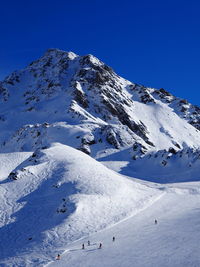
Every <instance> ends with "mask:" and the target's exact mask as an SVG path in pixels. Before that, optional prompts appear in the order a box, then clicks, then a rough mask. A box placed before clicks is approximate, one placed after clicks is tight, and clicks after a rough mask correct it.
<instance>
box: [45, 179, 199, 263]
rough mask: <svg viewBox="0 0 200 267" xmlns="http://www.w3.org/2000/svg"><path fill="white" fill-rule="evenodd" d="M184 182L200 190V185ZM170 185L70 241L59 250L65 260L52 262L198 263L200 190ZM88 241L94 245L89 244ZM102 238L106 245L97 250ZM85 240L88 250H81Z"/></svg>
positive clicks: (186, 185)
mask: <svg viewBox="0 0 200 267" xmlns="http://www.w3.org/2000/svg"><path fill="white" fill-rule="evenodd" d="M183 186H184V187H186V188H187V187H190V188H193V189H195V188H197V187H198V189H199V187H200V184H199V183H196V184H192V183H189V184H183ZM166 188H168V186H166ZM170 188H173V190H172V191H169V192H167V193H166V194H164V195H163V196H162V198H161V199H159V200H158V201H157V202H155V203H153V204H152V205H151V206H150V207H149V208H147V209H145V210H144V211H142V212H141V213H139V214H137V215H136V216H134V217H131V218H129V219H128V220H126V221H123V222H121V223H119V224H117V225H115V226H113V227H112V228H109V229H106V230H104V231H101V232H99V233H97V234H94V235H89V236H88V237H87V238H83V239H82V240H79V241H78V242H75V243H72V244H70V245H69V246H67V247H66V250H65V252H64V253H63V254H61V260H59V261H58V260H54V261H52V263H51V264H48V267H50V266H52V267H54V266H62V267H64V266H73V267H81V266H85V267H90V266H95V267H100V266H109V267H121V266H123V267H132V266H137V267H144V266H145V267H153V266H158V267H160V266H162V267H171V266H173V267H181V266H182V267H183V266H184V267H186V266H190V267H198V266H200V254H199V245H198V244H199V238H200V232H199V222H200V221H199V204H200V195H199V192H200V191H198V193H191V192H189V191H187V192H186V191H184V190H183V189H182V188H181V186H179V187H178V189H177V190H176V188H177V185H172V186H170ZM155 219H157V221H158V224H157V225H155V224H154V220H155ZM113 236H115V238H116V239H115V242H112V237H113ZM88 240H90V242H91V244H92V245H91V246H87V241H88ZM100 242H102V244H103V246H102V249H98V246H99V243H100ZM82 243H85V250H82V249H81V245H82ZM55 256H56V255H55Z"/></svg>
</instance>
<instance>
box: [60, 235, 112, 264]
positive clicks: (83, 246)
mask: <svg viewBox="0 0 200 267" xmlns="http://www.w3.org/2000/svg"><path fill="white" fill-rule="evenodd" d="M112 241H113V242H115V236H113V238H112ZM87 245H88V246H90V240H88V242H87ZM98 248H99V249H101V248H102V243H101V242H100V243H99V247H98ZM82 249H85V244H84V243H83V244H82ZM60 259H61V256H60V254H58V255H57V257H56V260H60Z"/></svg>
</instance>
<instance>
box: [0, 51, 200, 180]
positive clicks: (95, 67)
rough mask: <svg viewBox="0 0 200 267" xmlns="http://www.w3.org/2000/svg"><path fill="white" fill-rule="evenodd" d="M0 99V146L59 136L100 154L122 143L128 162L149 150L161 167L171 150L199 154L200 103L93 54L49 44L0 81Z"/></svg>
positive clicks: (24, 147) (25, 146)
mask: <svg viewBox="0 0 200 267" xmlns="http://www.w3.org/2000/svg"><path fill="white" fill-rule="evenodd" d="M0 101H1V106H0V130H1V139H0V148H1V151H2V152H13V151H16V152H17V151H35V150H38V149H42V148H45V147H49V145H50V144H51V143H53V142H60V143H62V144H66V145H69V146H72V147H74V148H77V149H80V150H82V151H83V152H85V153H87V154H90V155H91V156H92V157H94V158H97V159H102V160H103V159H104V158H106V157H108V156H109V155H110V159H112V156H114V155H117V153H118V154H119V152H120V153H122V151H126V152H127V153H124V154H126V155H125V158H126V160H127V159H128V160H129V161H130V162H131V163H132V162H133V161H134V160H138V159H139V160H140V162H142V161H143V160H144V159H145V162H146V160H147V159H149V157H150V156H152V155H153V156H154V157H155V160H154V161H155V162H156V163H155V162H154V164H156V166H160V167H161V169H162V172H163V167H165V170H166V169H167V167H168V166H167V164H168V162H169V161H170V159H171V156H173V157H174V156H175V154H178V153H183V154H184V153H186V154H188V153H189V152H188V150H191V149H193V150H195V151H196V154H197V155H199V152H198V149H199V143H200V134H199V129H200V108H199V107H197V106H193V105H192V104H190V103H188V101H187V100H184V99H180V98H177V97H175V96H173V95H172V94H170V93H169V92H167V91H166V90H164V89H163V88H161V89H159V90H158V89H153V88H148V87H145V86H142V85H138V84H135V83H132V82H130V81H127V80H125V79H123V78H122V77H120V76H119V75H117V74H116V73H115V72H114V71H113V69H112V68H110V67H109V66H107V65H106V64H104V63H103V62H102V61H100V60H99V59H97V58H96V57H94V56H93V55H85V56H79V55H76V54H75V53H73V52H65V51H62V50H59V49H49V50H47V51H46V53H45V54H44V56H42V57H41V58H39V59H38V60H36V61H33V62H32V63H31V64H30V65H28V66H27V67H26V68H25V69H23V70H19V71H15V72H13V73H12V74H11V75H9V76H8V77H6V79H5V80H4V81H2V82H0ZM159 151H160V152H159ZM158 152H159V153H160V154H162V155H164V156H163V157H164V158H160V156H159V155H160V154H159V153H158ZM172 152H173V153H172ZM120 155H121V154H120ZM155 155H156V156H155ZM176 156H177V155H176ZM120 157H121V156H120ZM123 157H124V156H123ZM180 160H182V159H181V158H180ZM190 161H194V159H192V160H191V159H188V161H187V164H191V162H190ZM148 162H150V161H148ZM134 164H135V163H134ZM187 164H186V165H187ZM136 165H137V164H136ZM136 165H135V166H136ZM139 169H140V168H139ZM139 169H137V173H136V172H134V175H136V176H138V177H140V171H139ZM132 171H133V169H132V170H131V172H132ZM164 172H165V171H164ZM129 174H130V173H129Z"/></svg>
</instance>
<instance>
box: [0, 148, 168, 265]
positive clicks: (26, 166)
mask: <svg viewBox="0 0 200 267" xmlns="http://www.w3.org/2000/svg"><path fill="white" fill-rule="evenodd" d="M15 156H16V157H18V156H19V155H18V153H16V154H15ZM21 159H22V160H24V161H23V162H22V163H21V164H20V168H19V169H18V170H17V180H10V179H8V178H7V179H4V180H3V181H1V184H0V191H1V210H0V212H1V226H2V227H1V229H0V236H1V239H0V251H1V254H0V255H1V256H0V257H1V263H2V264H3V266H26V265H28V264H30V265H33V266H34V265H35V266H39V265H40V264H44V263H47V262H48V261H49V260H51V259H52V258H53V257H54V255H55V254H56V253H58V252H60V251H64V250H65V247H66V245H67V244H70V243H71V242H72V241H75V240H76V239H79V238H83V237H84V236H87V235H89V234H92V233H94V232H96V231H99V230H102V229H104V228H106V227H108V226H109V227H111V226H112V225H114V224H115V223H118V222H119V221H120V220H123V219H125V218H127V217H130V216H133V215H134V214H137V213H138V212H139V211H141V210H143V209H144V208H146V207H148V206H149V205H151V204H152V203H153V202H154V201H156V200H157V199H158V198H160V197H161V196H162V194H163V193H164V192H163V191H162V190H158V189H156V188H153V187H152V186H149V185H143V184H140V183H138V182H135V181H133V180H130V179H127V178H125V177H122V176H120V175H119V174H117V173H115V172H114V171H112V170H109V169H107V168H106V167H104V166H103V165H102V164H101V163H99V162H97V161H95V160H94V159H92V158H91V157H89V156H87V155H85V154H84V153H83V152H80V151H78V150H75V149H73V148H71V147H68V146H65V145H61V144H54V145H53V146H52V147H51V148H49V149H47V150H43V151H39V152H38V154H37V153H36V155H34V156H32V157H30V158H28V159H23V158H21ZM15 161H16V160H15ZM13 162H14V161H13ZM4 167H5V166H4Z"/></svg>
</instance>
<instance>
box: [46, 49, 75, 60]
mask: <svg viewBox="0 0 200 267" xmlns="http://www.w3.org/2000/svg"><path fill="white" fill-rule="evenodd" d="M44 56H56V57H57V56H67V57H68V58H69V59H71V60H72V59H74V58H76V57H78V55H77V54H75V53H74V52H71V51H69V52H67V51H64V50H60V49H58V48H49V49H47V51H46V52H45V54H44Z"/></svg>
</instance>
